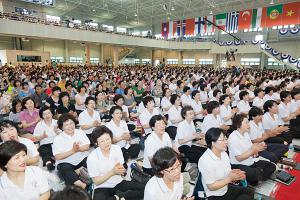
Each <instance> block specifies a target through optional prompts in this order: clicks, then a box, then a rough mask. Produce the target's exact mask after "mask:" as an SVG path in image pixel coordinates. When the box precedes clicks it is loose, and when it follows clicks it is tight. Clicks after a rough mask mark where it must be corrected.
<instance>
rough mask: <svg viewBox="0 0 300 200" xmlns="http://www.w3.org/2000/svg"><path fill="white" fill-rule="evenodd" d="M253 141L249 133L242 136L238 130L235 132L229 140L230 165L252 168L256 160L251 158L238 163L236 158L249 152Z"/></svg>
mask: <svg viewBox="0 0 300 200" xmlns="http://www.w3.org/2000/svg"><path fill="white" fill-rule="evenodd" d="M252 144H253V143H252V141H251V139H250V137H249V135H248V133H244V135H242V134H241V133H239V132H238V131H237V130H235V131H233V132H232V133H231V134H230V135H229V138H228V150H229V157H230V163H231V164H236V165H247V166H250V165H252V164H253V163H254V162H255V159H254V158H253V157H252V156H251V157H249V158H247V159H246V160H243V161H241V162H239V161H237V159H236V156H239V155H241V154H242V153H244V152H246V151H248V150H250V149H251V147H252Z"/></svg>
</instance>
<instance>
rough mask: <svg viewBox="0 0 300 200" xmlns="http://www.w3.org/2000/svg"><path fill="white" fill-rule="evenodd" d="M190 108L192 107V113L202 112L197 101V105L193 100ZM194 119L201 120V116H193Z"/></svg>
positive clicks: (200, 104) (200, 105)
mask: <svg viewBox="0 0 300 200" xmlns="http://www.w3.org/2000/svg"><path fill="white" fill-rule="evenodd" d="M191 106H192V108H193V110H194V112H196V113H199V112H202V110H203V108H202V103H201V101H199V102H198V103H197V102H196V101H195V100H193V101H192V104H191ZM195 118H196V119H203V115H202V114H198V115H196V116H195Z"/></svg>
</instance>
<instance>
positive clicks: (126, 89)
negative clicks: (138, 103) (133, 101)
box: [124, 86, 131, 95]
mask: <svg viewBox="0 0 300 200" xmlns="http://www.w3.org/2000/svg"><path fill="white" fill-rule="evenodd" d="M130 89H131V86H127V87H126V88H125V89H124V94H125V95H127V94H128V91H129V90H130Z"/></svg>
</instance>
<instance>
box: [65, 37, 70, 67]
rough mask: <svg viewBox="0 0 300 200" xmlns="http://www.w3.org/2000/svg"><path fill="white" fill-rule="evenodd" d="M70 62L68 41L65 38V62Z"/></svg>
mask: <svg viewBox="0 0 300 200" xmlns="http://www.w3.org/2000/svg"><path fill="white" fill-rule="evenodd" d="M68 62H70V60H69V43H68V41H67V40H65V63H68Z"/></svg>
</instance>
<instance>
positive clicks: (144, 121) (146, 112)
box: [139, 108, 159, 134]
mask: <svg viewBox="0 0 300 200" xmlns="http://www.w3.org/2000/svg"><path fill="white" fill-rule="evenodd" d="M154 115H159V110H158V109H157V108H154V110H153V112H152V113H150V112H149V110H148V109H145V110H144V111H143V112H142V113H141V114H140V115H139V118H140V121H141V124H142V125H145V124H149V121H150V119H151V117H153V116H154ZM144 130H145V134H148V133H151V132H152V129H151V128H147V129H144Z"/></svg>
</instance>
